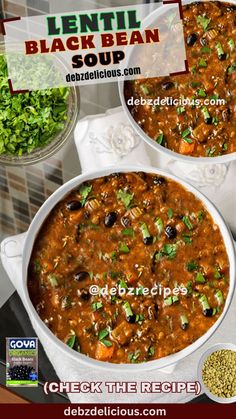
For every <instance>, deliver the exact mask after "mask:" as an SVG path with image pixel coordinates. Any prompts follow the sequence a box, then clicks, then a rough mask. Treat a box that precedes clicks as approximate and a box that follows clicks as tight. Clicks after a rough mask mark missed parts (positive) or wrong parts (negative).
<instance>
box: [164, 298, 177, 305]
mask: <svg viewBox="0 0 236 419" xmlns="http://www.w3.org/2000/svg"><path fill="white" fill-rule="evenodd" d="M178 301H179V297H177V295H173V296H169V297H167V298H165V299H164V303H165V305H166V306H171V305H172V304H174V303H177V302H178Z"/></svg>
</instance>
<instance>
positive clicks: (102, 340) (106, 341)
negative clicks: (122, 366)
mask: <svg viewBox="0 0 236 419" xmlns="http://www.w3.org/2000/svg"><path fill="white" fill-rule="evenodd" d="M100 342H101V343H103V345H105V346H107V347H108V348H110V347H111V346H112V343H111V342H110V341H109V340H106V339H101V340H100Z"/></svg>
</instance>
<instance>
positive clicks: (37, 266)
mask: <svg viewBox="0 0 236 419" xmlns="http://www.w3.org/2000/svg"><path fill="white" fill-rule="evenodd" d="M41 270H42V266H41V263H40V262H39V260H35V261H34V271H35V272H36V273H40V272H41Z"/></svg>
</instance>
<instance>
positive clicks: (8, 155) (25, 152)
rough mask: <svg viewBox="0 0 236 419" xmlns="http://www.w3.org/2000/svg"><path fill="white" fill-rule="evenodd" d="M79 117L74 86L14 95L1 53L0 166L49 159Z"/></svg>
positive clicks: (3, 56) (65, 138)
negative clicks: (10, 88)
mask: <svg viewBox="0 0 236 419" xmlns="http://www.w3.org/2000/svg"><path fill="white" fill-rule="evenodd" d="M76 117H77V94H76V89H75V88H74V87H73V88H67V87H61V88H52V89H46V90H37V91H32V92H27V93H22V94H15V95H11V93H10V90H9V85H8V72H7V63H6V58H5V55H4V53H2V54H1V53H0V163H3V164H6V165H7V164H10V165H22V164H33V163H36V162H39V161H41V160H43V159H45V158H48V157H50V156H51V155H52V154H54V153H55V152H56V151H58V150H59V148H60V147H61V146H62V145H63V144H64V143H65V141H66V140H67V138H68V137H69V134H70V133H71V131H72V129H73V127H74V125H75V122H76Z"/></svg>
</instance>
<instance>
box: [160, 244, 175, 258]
mask: <svg viewBox="0 0 236 419" xmlns="http://www.w3.org/2000/svg"><path fill="white" fill-rule="evenodd" d="M176 251H177V246H176V244H169V243H167V244H164V246H163V247H162V249H161V252H160V253H161V256H162V255H165V256H168V259H174V258H175V256H176Z"/></svg>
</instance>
